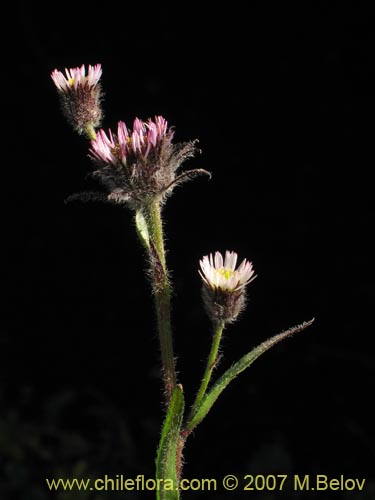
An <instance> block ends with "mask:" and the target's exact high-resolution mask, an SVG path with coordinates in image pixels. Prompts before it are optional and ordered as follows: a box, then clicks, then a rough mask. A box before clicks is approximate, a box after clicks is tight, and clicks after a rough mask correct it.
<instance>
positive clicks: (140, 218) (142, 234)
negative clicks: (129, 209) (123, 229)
mask: <svg viewBox="0 0 375 500" xmlns="http://www.w3.org/2000/svg"><path fill="white" fill-rule="evenodd" d="M135 227H136V229H137V234H138V236H139V239H140V240H141V243H142V245H143V246H144V247H146V249H147V250H150V235H149V232H148V228H147V222H146V219H145V217H144V215H143V213H142V212H141V210H137V211H136V213H135Z"/></svg>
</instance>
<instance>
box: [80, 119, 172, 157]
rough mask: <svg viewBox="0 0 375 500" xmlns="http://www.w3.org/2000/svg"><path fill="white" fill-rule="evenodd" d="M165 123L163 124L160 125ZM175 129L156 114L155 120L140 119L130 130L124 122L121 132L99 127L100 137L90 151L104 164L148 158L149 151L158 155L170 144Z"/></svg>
mask: <svg viewBox="0 0 375 500" xmlns="http://www.w3.org/2000/svg"><path fill="white" fill-rule="evenodd" d="M159 124H161V125H159ZM172 137H173V132H172V131H168V126H167V122H166V120H165V119H164V118H163V117H161V116H157V117H155V122H153V121H152V120H151V118H149V119H148V121H147V122H143V121H142V120H140V119H139V118H136V119H135V120H134V123H133V130H132V131H129V130H128V128H127V127H126V124H125V123H124V122H119V123H118V126H117V135H115V134H112V131H111V130H109V131H108V136H107V134H106V133H105V132H104V130H99V131H98V133H97V137H96V139H94V140H92V141H91V148H90V153H91V157H92V158H93V159H94V160H97V161H99V162H102V163H104V164H112V165H114V166H115V165H118V164H119V163H121V164H122V165H127V163H129V162H130V163H131V162H135V161H137V160H140V159H144V160H145V159H146V158H147V157H148V156H149V154H150V153H151V154H154V155H155V154H157V149H160V147H161V146H162V145H163V146H164V147H165V146H166V145H168V144H170V142H171V139H172Z"/></svg>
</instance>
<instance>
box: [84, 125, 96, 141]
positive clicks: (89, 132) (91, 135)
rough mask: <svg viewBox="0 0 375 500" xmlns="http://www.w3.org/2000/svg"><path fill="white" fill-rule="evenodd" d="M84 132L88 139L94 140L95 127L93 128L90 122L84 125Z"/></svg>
mask: <svg viewBox="0 0 375 500" xmlns="http://www.w3.org/2000/svg"><path fill="white" fill-rule="evenodd" d="M86 134H87V137H88V138H89V139H91V140H93V141H95V139H96V132H95V129H94V127H93V124H92V123H88V124H87V125H86Z"/></svg>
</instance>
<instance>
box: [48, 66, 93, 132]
mask: <svg viewBox="0 0 375 500" xmlns="http://www.w3.org/2000/svg"><path fill="white" fill-rule="evenodd" d="M101 75H102V67H101V65H100V64H96V65H95V66H89V67H88V70H87V74H86V69H85V66H84V65H82V66H81V67H80V68H78V67H77V68H71V69H65V75H64V74H63V73H62V72H61V71H59V70H57V69H55V70H53V71H52V73H51V78H52V80H53V82H54V84H55V85H56V88H57V90H58V93H59V97H60V101H61V105H62V110H63V113H64V115H65V117H66V118H67V120H68V121H69V123H70V124H71V125H72V126H73V128H74V129H75V130H76V131H77V132H78V133H79V134H82V133H87V134H88V135H91V136H92V133H91V134H90V133H89V132H88V131H89V130H92V129H94V128H96V127H98V126H99V125H100V121H101V118H102V110H101V106H100V101H101V88H100V83H99V80H100V77H101Z"/></svg>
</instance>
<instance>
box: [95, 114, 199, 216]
mask: <svg viewBox="0 0 375 500" xmlns="http://www.w3.org/2000/svg"><path fill="white" fill-rule="evenodd" d="M173 135H174V132H173V130H172V129H170V128H168V124H167V121H166V120H165V119H164V118H163V117H162V116H156V117H155V119H154V120H152V119H151V118H149V119H148V120H147V121H146V122H144V121H142V120H140V119H139V118H136V119H135V120H134V123H133V129H132V130H130V129H128V128H127V126H126V124H125V123H124V122H119V123H118V127H117V134H114V133H112V131H111V130H109V131H108V134H106V132H105V131H104V130H102V129H101V130H99V131H98V132H97V135H96V139H94V140H92V141H91V148H90V157H91V158H92V160H93V161H94V163H95V164H96V165H97V167H98V169H97V170H96V171H95V175H96V176H97V177H98V178H99V179H100V180H101V181H102V183H103V184H104V185H105V186H106V188H107V189H108V190H109V195H108V199H109V200H112V201H115V202H117V203H127V204H128V205H130V206H131V207H132V208H134V209H138V208H141V207H142V206H144V205H145V204H147V203H149V202H151V201H153V200H155V199H158V200H159V201H162V200H163V199H164V198H165V196H166V195H167V194H169V193H170V192H171V191H172V189H173V187H174V186H175V185H176V184H178V183H180V182H182V181H183V180H188V179H189V178H192V177H194V176H195V175H199V174H202V173H206V174H207V173H208V172H206V171H205V170H201V169H198V170H190V171H187V172H185V173H183V174H181V175H179V176H176V171H177V169H178V168H179V167H180V165H181V164H182V163H183V161H184V160H186V159H187V158H189V157H192V156H194V153H195V152H196V147H195V143H194V142H187V143H179V144H173V143H172V139H173Z"/></svg>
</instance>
